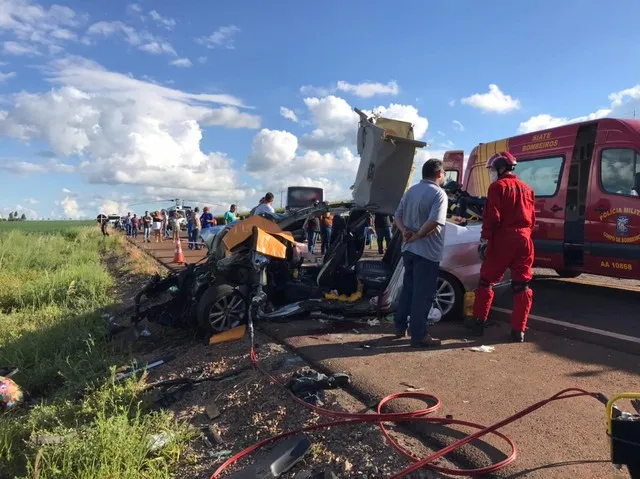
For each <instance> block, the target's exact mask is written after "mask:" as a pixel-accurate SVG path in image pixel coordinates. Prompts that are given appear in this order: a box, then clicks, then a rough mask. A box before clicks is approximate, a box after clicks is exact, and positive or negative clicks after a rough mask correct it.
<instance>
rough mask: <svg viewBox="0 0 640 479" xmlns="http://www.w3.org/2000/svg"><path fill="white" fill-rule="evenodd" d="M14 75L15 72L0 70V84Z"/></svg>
mask: <svg viewBox="0 0 640 479" xmlns="http://www.w3.org/2000/svg"><path fill="white" fill-rule="evenodd" d="M15 76H16V72H9V73H2V72H0V84H2V83H4V82H6V81H7V80H9V79H10V78H13V77H15Z"/></svg>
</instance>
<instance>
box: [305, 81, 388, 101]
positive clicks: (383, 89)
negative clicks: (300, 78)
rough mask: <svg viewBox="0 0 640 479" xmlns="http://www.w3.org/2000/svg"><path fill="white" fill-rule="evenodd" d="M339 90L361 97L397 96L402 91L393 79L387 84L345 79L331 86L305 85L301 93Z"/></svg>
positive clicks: (328, 92)
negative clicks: (354, 82)
mask: <svg viewBox="0 0 640 479" xmlns="http://www.w3.org/2000/svg"><path fill="white" fill-rule="evenodd" d="M338 91H340V92H344V93H350V94H352V95H354V96H357V97H359V98H371V97H373V96H376V95H392V96H395V95H397V94H398V92H399V91H400V88H399V87H398V83H397V82H396V81H395V80H392V81H390V82H389V83H387V84H384V83H379V82H362V83H357V84H353V83H349V82H346V81H344V80H339V81H338V82H337V83H336V84H335V85H332V86H330V87H318V86H313V85H303V86H301V87H300V93H302V94H303V95H305V96H315V97H326V96H329V95H331V94H333V93H336V92H338Z"/></svg>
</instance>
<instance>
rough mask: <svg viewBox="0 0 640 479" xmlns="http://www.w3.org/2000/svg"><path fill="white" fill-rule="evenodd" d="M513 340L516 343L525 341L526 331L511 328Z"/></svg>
mask: <svg viewBox="0 0 640 479" xmlns="http://www.w3.org/2000/svg"><path fill="white" fill-rule="evenodd" d="M511 341H513V342H514V343H524V332H521V331H516V330H515V329H512V330H511Z"/></svg>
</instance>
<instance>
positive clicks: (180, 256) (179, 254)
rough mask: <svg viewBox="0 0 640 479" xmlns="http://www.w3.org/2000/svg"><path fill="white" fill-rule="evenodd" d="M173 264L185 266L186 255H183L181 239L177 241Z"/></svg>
mask: <svg viewBox="0 0 640 479" xmlns="http://www.w3.org/2000/svg"><path fill="white" fill-rule="evenodd" d="M173 262H174V263H178V264H184V263H185V260H184V255H183V254H182V245H181V244H180V239H177V240H176V253H175V254H174V255H173Z"/></svg>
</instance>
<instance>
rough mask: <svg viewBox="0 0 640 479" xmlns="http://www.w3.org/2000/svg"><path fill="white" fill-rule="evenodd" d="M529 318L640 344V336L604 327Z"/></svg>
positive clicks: (534, 317)
mask: <svg viewBox="0 0 640 479" xmlns="http://www.w3.org/2000/svg"><path fill="white" fill-rule="evenodd" d="M491 309H492V310H493V311H497V312H499V313H505V314H511V310H510V309H506V308H499V307H497V306H493V307H492V308H491ZM529 318H532V319H535V320H536V321H542V322H545V323H549V324H554V325H556V326H562V327H564V328H570V329H577V330H578V331H584V332H585V333H592V334H598V335H600V336H605V337H608V338H612V339H619V340H622V341H629V342H632V343H635V344H637V345H638V346H640V338H636V337H634V336H627V335H626V334H619V333H614V332H612V331H605V330H604V329H596V328H590V327H589V326H582V325H581V324H573V323H567V322H566V321H558V320H557V319H552V318H547V317H544V316H538V315H537V314H530V315H529Z"/></svg>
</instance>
